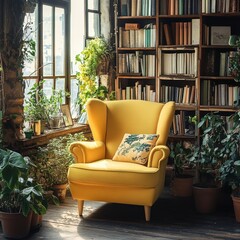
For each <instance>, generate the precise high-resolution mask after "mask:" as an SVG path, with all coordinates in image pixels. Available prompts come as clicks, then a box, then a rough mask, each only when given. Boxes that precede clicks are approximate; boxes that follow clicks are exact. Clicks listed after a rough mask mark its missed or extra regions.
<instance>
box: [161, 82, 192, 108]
mask: <svg viewBox="0 0 240 240" xmlns="http://www.w3.org/2000/svg"><path fill="white" fill-rule="evenodd" d="M159 101H160V102H168V101H175V102H176V103H179V104H196V88H195V85H185V86H171V85H170V86H169V85H162V86H161V88H160V98H159Z"/></svg>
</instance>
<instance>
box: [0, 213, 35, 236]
mask: <svg viewBox="0 0 240 240" xmlns="http://www.w3.org/2000/svg"><path fill="white" fill-rule="evenodd" d="M0 220H1V223H2V230H3V234H4V236H5V237H6V238H12V239H22V238H25V237H27V236H28V234H29V233H30V226H31V220H32V212H30V213H29V214H28V216H27V217H24V216H23V215H22V214H21V213H6V212H0Z"/></svg>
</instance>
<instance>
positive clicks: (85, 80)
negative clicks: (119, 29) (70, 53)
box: [76, 37, 113, 112]
mask: <svg viewBox="0 0 240 240" xmlns="http://www.w3.org/2000/svg"><path fill="white" fill-rule="evenodd" d="M112 59H113V47H112V46H111V44H110V42H109V41H107V40H106V39H104V38H103V37H97V38H94V39H92V40H90V41H89V42H88V44H87V46H86V47H85V48H84V49H83V51H82V52H81V53H80V54H78V55H77V56H76V62H77V63H79V72H78V73H77V79H78V81H79V104H80V106H81V108H82V109H81V111H82V112H84V111H85V104H86V101H87V100H88V99H89V98H99V99H101V100H105V99H106V98H107V97H108V83H107V81H108V80H107V81H105V82H103V80H102V81H101V76H102V75H107V74H109V71H110V66H111V65H110V64H111V60H112ZM104 78H105V77H104Z"/></svg>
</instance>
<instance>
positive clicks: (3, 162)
mask: <svg viewBox="0 0 240 240" xmlns="http://www.w3.org/2000/svg"><path fill="white" fill-rule="evenodd" d="M30 164H31V163H30V160H29V159H28V158H26V157H23V156H22V155H21V154H19V153H17V152H14V151H11V150H3V149H0V180H1V188H0V210H1V211H5V212H10V213H22V214H23V215H24V216H27V215H28V213H29V212H30V211H31V210H32V211H33V212H35V213H36V214H40V215H42V214H45V213H46V210H47V206H48V204H47V201H46V199H45V198H44V196H43V189H42V187H41V186H40V185H39V184H37V183H35V182H34V181H33V179H32V178H29V166H30Z"/></svg>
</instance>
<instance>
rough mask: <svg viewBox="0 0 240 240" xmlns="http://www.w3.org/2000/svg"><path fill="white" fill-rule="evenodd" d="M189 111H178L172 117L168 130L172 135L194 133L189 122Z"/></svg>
mask: <svg viewBox="0 0 240 240" xmlns="http://www.w3.org/2000/svg"><path fill="white" fill-rule="evenodd" d="M190 116H191V113H189V112H186V111H179V112H177V113H176V114H175V115H174V117H173V123H172V127H171V129H170V132H171V133H172V134H174V135H193V136H194V135H195V126H194V125H192V124H190V123H189V117H190Z"/></svg>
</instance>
